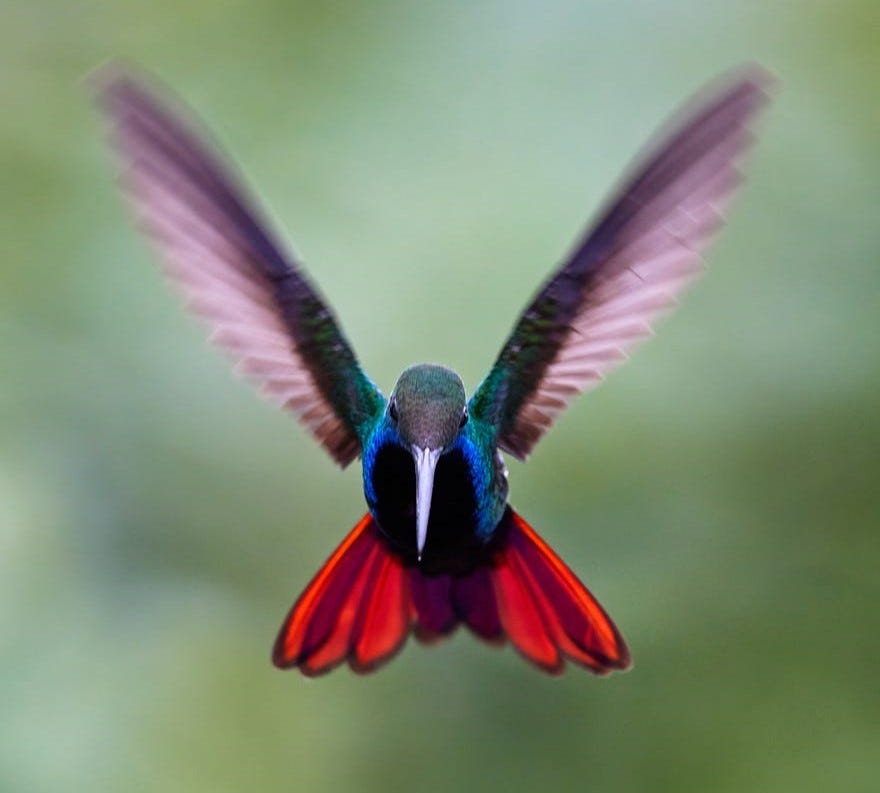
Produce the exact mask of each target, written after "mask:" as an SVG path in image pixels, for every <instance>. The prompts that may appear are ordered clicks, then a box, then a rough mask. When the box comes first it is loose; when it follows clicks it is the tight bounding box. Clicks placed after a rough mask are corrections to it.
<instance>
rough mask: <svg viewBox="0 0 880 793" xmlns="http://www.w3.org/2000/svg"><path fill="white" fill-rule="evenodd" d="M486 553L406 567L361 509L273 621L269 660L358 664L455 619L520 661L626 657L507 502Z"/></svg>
mask: <svg viewBox="0 0 880 793" xmlns="http://www.w3.org/2000/svg"><path fill="white" fill-rule="evenodd" d="M504 521H505V523H506V525H504V526H502V527H501V529H502V535H501V539H500V541H499V544H498V547H497V549H495V550H494V551H493V553H492V554H491V556H490V557H489V560H488V561H487V562H486V563H485V564H484V565H482V566H478V567H476V568H474V569H473V570H471V572H469V573H467V574H465V575H431V576H427V575H424V574H423V573H422V572H421V570H420V569H419V568H418V567H413V566H409V567H408V566H406V565H405V564H404V562H403V560H402V558H401V557H399V556H398V555H397V554H395V553H394V552H393V551H392V550H390V548H389V547H388V545H387V544H386V542H385V540H384V539H383V538H382V537H381V535H380V534H379V530H378V528H377V526H376V524H375V523H374V521H373V518H372V517H371V516H370V515H369V514H368V515H366V516H364V518H362V519H361V521H360V522H359V523H358V524H357V526H355V527H354V529H353V530H352V531H351V533H350V534H349V535H348V537H346V538H345V540H344V541H343V542H342V544H341V545H340V546H339V547H338V548H337V549H336V551H335V552H334V554H333V555H332V556H331V557H330V558H329V559H328V560H327V562H326V563H325V564H324V566H323V567H322V568H321V570H320V571H319V572H318V574H317V575H316V576H315V578H314V579H313V580H312V582H311V583H310V584H309V585H308V587H307V588H306V590H305V592H303V594H302V595H301V596H300V598H299V600H298V601H297V602H296V604H295V605H294V607H293V608H292V609H291V611H290V614H289V615H288V617H287V619H286V620H285V622H284V625H283V626H282V628H281V632H280V633H279V635H278V639H277V641H276V642H275V649H274V651H273V655H272V660H273V662H274V663H275V665H276V666H278V667H282V668H287V667H291V666H298V667H299V668H300V670H301V671H302V672H303V673H304V674H306V675H319V674H322V673H324V672H328V671H330V670H331V669H332V668H333V667H334V666H336V665H337V664H340V663H341V662H342V661H345V660H348V663H349V665H350V666H351V668H352V669H354V670H355V671H356V672H368V671H370V670H372V669H375V668H376V667H378V666H379V665H380V664H382V663H384V662H385V661H387V660H389V659H390V658H391V657H392V656H393V655H394V654H395V653H396V652H397V651H398V650H399V649H400V648H401V647H402V646H403V643H404V642H405V641H406V637H407V635H408V633H409V631H410V628H412V629H413V631H414V633H415V635H416V637H417V638H418V639H420V640H422V641H431V640H433V639H438V638H440V637H442V636H445V635H448V634H449V633H451V632H452V631H453V630H454V629H455V628H456V626H457V625H458V624H459V622H463V623H464V624H465V625H467V626H468V627H469V628H470V629H471V630H472V631H473V632H474V633H475V634H476V635H477V636H479V637H480V638H482V639H485V640H487V641H497V642H501V641H503V640H504V638H505V636H506V637H507V638H509V639H510V641H511V643H512V644H513V645H514V647H516V649H517V650H519V652H520V653H522V655H523V656H525V657H526V658H527V659H528V660H529V661H532V662H533V663H535V664H537V665H538V666H539V667H541V668H542V669H544V670H545V671H547V672H551V673H558V672H561V671H562V669H563V666H564V663H565V659H566V658H567V659H569V660H571V661H574V662H575V663H578V664H581V665H583V666H585V667H587V668H588V669H590V670H591V671H593V672H595V673H597V674H607V673H608V672H610V671H611V670H612V669H626V668H627V667H628V666H629V665H630V657H629V651H628V650H627V648H626V645H625V644H624V641H623V639H622V638H621V636H620V634H619V633H618V631H617V628H615V627H614V623H613V622H611V620H610V619H609V617H608V615H607V614H606V613H605V612H604V611H603V609H602V607H601V606H600V605H599V604H598V602H597V601H596V599H595V598H594V597H593V596H592V595H591V594H590V593H589V592H588V591H587V589H586V587H584V585H583V584H582V583H581V582H580V581H579V580H578V579H577V578H576V577H575V575H574V574H573V573H572V572H571V570H569V569H568V567H566V566H565V564H564V563H563V562H562V560H561V559H560V558H559V557H558V556H557V555H556V554H555V553H554V552H553V551H552V550H551V549H550V547H549V546H548V545H547V544H546V543H545V542H544V541H543V540H542V539H541V538H540V537H539V536H538V535H537V534H536V533H535V531H534V530H533V529H532V528H531V527H530V526H529V525H528V524H527V523H526V522H525V521H524V520H523V519H522V518H521V517H520V516H519V515H517V514H516V513H515V512H514V511H513V510H511V509H508V511H507V513H506V514H505V516H504Z"/></svg>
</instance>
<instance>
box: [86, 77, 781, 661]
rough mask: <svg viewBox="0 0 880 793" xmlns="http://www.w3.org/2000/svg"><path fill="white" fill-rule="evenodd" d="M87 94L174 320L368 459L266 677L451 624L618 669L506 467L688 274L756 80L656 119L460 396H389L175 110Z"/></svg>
mask: <svg viewBox="0 0 880 793" xmlns="http://www.w3.org/2000/svg"><path fill="white" fill-rule="evenodd" d="M97 82H98V86H97V87H98V90H97V99H98V102H99V105H100V106H101V108H102V110H103V111H104V114H105V115H106V118H107V121H108V127H109V138H110V141H111V143H112V145H113V147H114V149H115V151H116V153H117V156H118V159H119V162H120V172H121V184H122V186H123V189H124V192H125V193H126V194H127V197H128V198H129V199H130V202H131V204H132V206H133V208H134V212H135V216H136V218H137V219H138V221H139V225H141V226H142V228H143V229H144V230H145V232H146V234H147V236H148V237H149V239H150V240H151V241H152V243H153V245H154V246H155V248H156V249H157V251H158V253H159V254H160V258H161V260H162V262H163V264H164V270H165V273H166V274H167V276H168V277H169V279H170V280H171V282H172V283H174V284H176V285H177V286H178V287H179V288H180V289H181V290H182V291H183V294H184V296H185V298H186V302H187V306H188V308H189V309H190V310H191V311H192V312H194V313H195V314H196V315H198V316H199V317H201V319H202V320H204V321H205V322H206V323H207V325H208V326H209V328H210V329H211V339H212V341H213V342H215V343H216V344H217V345H219V346H220V347H221V348H223V349H224V350H225V351H226V352H227V353H228V354H229V355H230V356H231V358H232V359H233V360H234V361H235V362H237V366H236V368H237V371H238V372H239V373H240V374H242V375H244V376H246V377H248V378H250V379H251V380H253V381H255V382H256V383H257V384H258V385H259V387H260V390H261V391H262V393H263V394H264V395H265V396H267V397H268V398H270V399H271V400H273V401H275V402H277V403H278V404H279V405H281V406H282V407H283V408H284V409H285V410H287V411H288V412H289V413H291V414H293V416H295V417H296V418H297V419H299V421H300V422H301V423H302V424H303V425H304V426H305V428H306V429H307V430H308V431H309V432H310V433H311V434H312V435H313V436H314V438H315V439H316V440H317V442H318V443H319V444H320V445H321V446H323V448H324V449H325V450H326V451H327V453H328V454H329V455H330V456H331V457H332V458H333V459H334V460H335V461H336V463H338V464H339V465H340V466H342V467H345V466H347V465H349V464H350V463H351V462H353V461H354V460H355V459H356V458H358V457H360V458H361V461H362V468H363V490H364V496H365V499H366V504H367V508H368V509H367V512H366V514H365V515H364V516H363V517H362V518H361V519H360V520H359V521H358V522H357V524H356V525H355V526H354V528H353V529H351V531H350V532H349V534H348V535H347V536H346V537H345V539H344V540H343V541H342V543H341V544H340V545H339V546H338V547H337V548H336V550H335V551H334V552H333V553H332V554H331V556H330V557H329V559H327V561H326V562H325V563H324V565H323V566H322V567H321V568H320V570H319V572H318V573H317V575H315V577H314V578H313V579H312V581H311V582H310V583H309V584H308V586H306V588H305V590H304V591H303V593H302V595H301V596H300V597H299V599H298V600H297V601H296V602H295V604H294V605H293V607H292V609H291V610H290V612H289V613H288V615H287V617H286V619H285V620H284V623H283V625H282V627H281V630H280V633H279V634H278V638H277V640H276V642H275V645H274V648H273V651H272V661H273V662H274V664H275V665H276V666H278V667H280V668H292V667H295V668H298V669H299V670H300V671H301V672H302V673H303V674H305V675H308V676H315V675H320V674H323V673H325V672H328V671H329V670H331V669H333V668H334V667H336V666H337V665H339V664H341V663H343V662H346V661H347V662H348V664H349V666H350V667H351V668H352V669H353V670H354V671H355V672H367V671H370V670H373V669H375V668H377V667H378V666H379V665H381V664H383V663H384V662H386V661H388V660H389V659H390V658H391V657H392V656H393V655H394V654H395V653H396V652H397V651H398V650H400V648H401V647H402V646H403V644H404V643H405V641H406V639H407V637H408V636H409V635H410V634H413V635H414V636H415V637H416V638H417V639H418V640H420V641H422V642H427V643H430V642H433V641H435V640H438V639H441V638H443V637H446V636H448V635H449V634H450V633H452V632H453V631H454V630H455V629H456V628H457V626H459V625H465V626H467V628H469V629H470V631H471V632H472V633H473V634H475V635H476V636H477V637H478V638H480V639H482V640H485V641H487V642H490V643H496V644H500V643H503V642H505V641H509V642H510V643H511V644H512V645H513V647H514V648H515V649H516V650H517V651H519V653H520V654H521V655H522V656H523V657H525V658H526V659H527V660H528V661H530V662H532V663H533V664H534V665H536V666H537V667H538V668H540V669H542V670H544V671H546V672H550V673H558V672H560V671H562V669H563V668H564V666H565V664H566V661H569V662H572V663H574V664H576V665H579V666H581V667H583V668H585V669H587V670H589V671H591V672H594V673H596V674H600V675H601V674H607V673H609V672H611V671H613V670H625V669H627V668H628V667H629V666H630V665H631V659H630V652H629V650H628V649H627V645H626V643H625V642H624V640H623V637H622V636H621V634H620V632H619V631H618V629H617V627H616V626H615V624H614V623H613V622H612V620H611V618H610V617H609V616H608V614H607V613H606V612H605V610H604V609H603V608H602V606H601V605H600V604H599V602H598V600H597V599H596V598H595V597H594V596H593V595H592V594H591V592H590V591H589V590H588V589H587V588H586V587H585V586H584V584H583V583H581V581H580V579H579V578H578V577H577V576H576V575H575V574H574V573H573V572H572V571H571V569H569V567H568V566H567V565H566V564H565V563H564V562H563V561H562V560H561V558H560V557H559V556H558V555H557V554H556V552H554V551H553V549H552V548H551V547H550V546H549V545H548V544H547V542H545V540H543V539H542V538H541V537H540V536H539V535H538V533H537V532H536V531H535V530H534V529H533V528H532V527H531V526H530V525H529V524H528V523H527V522H526V521H525V520H524V519H523V518H522V517H521V516H520V515H519V513H517V512H516V511H515V510H514V509H513V507H512V506H511V505H510V503H509V501H508V474H507V468H506V465H505V458H504V456H503V455H504V454H505V453H506V454H508V455H510V456H512V457H514V458H516V459H518V460H525V459H526V458H527V457H528V455H529V454H530V453H531V451H532V450H533V448H534V447H535V445H536V444H537V443H538V441H539V440H540V439H541V438H542V437H543V435H544V434H545V433H546V432H547V431H548V429H549V428H550V427H551V425H552V424H553V422H554V420H555V419H556V417H557V416H558V415H559V414H560V413H561V412H562V411H563V410H564V409H565V408H566V406H567V405H568V404H569V403H570V402H571V401H572V399H573V398H574V397H575V396H577V395H578V394H580V393H582V392H584V391H587V390H589V389H591V388H593V387H595V386H596V385H598V384H599V383H600V381H602V379H603V378H604V376H605V375H606V374H607V373H608V372H609V371H610V370H612V369H613V368H614V367H616V366H618V365H619V364H620V363H621V362H622V361H623V360H624V359H625V358H626V357H627V351H628V350H629V349H630V348H631V347H632V346H633V345H634V344H636V343H637V342H639V341H640V340H642V339H644V338H645V337H647V336H649V335H651V333H652V330H651V328H652V325H653V323H654V322H655V321H656V320H657V319H658V318H659V317H660V316H661V315H663V314H664V313H667V312H668V310H669V309H670V308H671V307H672V306H673V305H674V304H675V302H676V300H677V298H678V296H679V295H680V294H681V293H682V291H683V290H684V288H685V287H686V286H687V285H688V284H689V283H690V282H692V281H693V280H694V278H695V276H696V275H698V273H699V272H700V271H701V269H702V254H703V252H704V251H705V249H706V247H707V246H708V244H709V243H710V241H711V240H712V239H713V237H714V236H715V234H716V232H717V231H718V229H719V227H720V226H721V224H722V222H723V221H722V212H723V210H724V208H725V206H726V204H727V202H728V200H729V198H730V197H731V195H732V194H733V193H734V191H735V188H736V187H737V185H738V183H739V182H740V179H741V176H740V173H741V171H740V167H741V161H742V159H743V157H744V155H745V154H746V152H747V150H748V149H749V148H750V145H751V143H752V140H753V134H752V132H751V131H750V125H751V124H752V122H753V120H754V118H755V117H756V115H757V113H758V111H759V110H760V109H761V108H762V106H763V105H764V104H765V103H766V100H767V97H768V86H769V83H770V78H769V76H768V75H767V74H766V73H765V72H764V71H763V70H761V69H760V68H759V67H757V66H749V67H745V68H741V69H740V70H738V71H737V72H736V73H734V74H732V75H728V76H727V77H726V78H722V79H721V80H719V81H716V83H714V84H713V85H712V86H710V87H709V88H707V89H704V91H703V92H702V93H701V94H699V95H698V97H697V98H696V99H694V100H692V101H691V103H690V105H689V106H688V107H687V109H686V110H684V111H682V112H681V113H680V114H679V115H677V116H675V117H674V118H673V120H672V121H671V122H669V123H668V124H667V126H666V128H665V131H664V132H662V133H661V134H659V135H658V136H656V138H655V139H654V142H653V143H652V144H650V145H649V146H648V147H646V149H645V150H644V152H643V153H642V154H641V156H639V157H638V158H637V159H636V160H635V163H634V164H633V165H632V166H631V167H630V169H629V171H628V174H627V175H626V176H625V177H624V178H623V180H622V181H621V183H620V185H619V187H618V188H617V189H616V190H615V191H613V192H612V194H611V197H610V199H609V200H608V201H607V202H606V204H605V205H604V207H603V208H602V209H601V210H600V211H599V213H598V214H597V216H596V219H595V220H594V222H593V223H592V224H591V225H590V226H589V228H588V229H587V231H586V233H585V234H584V235H583V236H582V237H581V238H580V240H579V241H577V243H576V244H575V245H574V247H573V249H572V251H571V253H570V254H569V255H568V256H567V257H566V258H565V260H564V262H563V264H562V265H561V266H560V267H558V269H556V270H555V272H553V273H552V274H551V275H550V276H549V278H548V279H547V280H546V281H545V283H544V284H543V285H542V286H541V287H540V289H539V290H538V291H537V293H536V294H535V295H534V297H533V298H532V300H531V302H530V303H529V304H528V305H527V306H526V308H525V310H524V311H523V312H522V314H521V315H520V316H519V318H518V319H517V320H516V322H515V324H514V326H513V329H512V331H511V333H510V335H509V336H508V338H507V340H506V342H505V343H504V345H503V346H502V347H501V351H500V353H499V354H498V357H497V359H496V360H495V362H494V364H493V365H492V367H491V368H490V369H489V372H488V374H487V375H486V377H485V379H484V380H483V381H482V382H481V383H480V384H479V386H478V387H477V388H476V390H475V391H474V392H473V394H471V395H470V397H468V395H467V393H466V391H465V388H464V385H463V383H462V380H461V378H460V377H459V376H458V375H457V374H456V373H455V372H454V371H453V370H452V369H449V368H446V367H445V366H441V365H438V364H418V365H415V366H410V367H409V368H407V369H405V370H404V371H403V373H402V374H401V375H400V377H399V379H398V380H397V383H396V384H395V385H394V388H393V389H392V390H391V393H390V395H389V396H388V397H386V396H385V395H384V394H383V393H382V392H381V391H380V390H379V388H378V387H377V386H376V385H375V384H374V383H373V381H372V380H371V379H370V378H369V377H368V376H367V375H366V374H365V372H364V370H363V369H362V368H361V365H360V363H359V362H358V359H357V357H356V356H355V353H354V350H353V348H352V346H351V345H350V344H349V342H348V340H347V338H346V336H345V335H344V333H343V331H342V329H341V326H340V324H339V322H338V321H337V319H336V317H335V316H334V313H333V311H332V309H331V307H330V305H329V304H328V302H327V300H326V299H325V298H324V297H323V296H322V295H321V293H320V292H319V291H318V289H317V288H316V287H315V285H314V284H313V283H312V281H311V280H310V279H309V277H308V276H307V275H306V273H305V272H304V270H303V267H302V265H301V264H300V262H299V261H298V260H297V259H296V258H295V257H294V256H293V255H292V254H291V252H290V251H289V250H288V249H286V248H285V247H284V246H283V245H282V243H281V242H280V239H279V237H278V236H277V234H276V232H275V231H274V230H273V229H272V228H271V227H270V225H269V223H268V222H267V221H266V219H265V217H264V216H263V214H262V213H261V211H260V210H259V208H258V206H257V203H256V201H255V200H254V199H253V198H252V197H251V196H250V194H249V193H248V192H247V191H246V189H245V188H244V187H243V186H242V184H243V183H242V180H241V179H240V177H239V176H238V175H237V174H236V172H235V171H234V170H233V167H232V166H231V165H230V163H229V161H228V160H227V159H226V158H225V157H224V156H223V155H222V154H221V153H220V150H219V148H218V147H217V146H216V145H215V144H213V143H211V142H209V140H210V139H209V137H208V136H207V134H206V133H204V132H203V131H202V129H201V127H200V125H199V124H198V123H197V122H196V121H195V120H194V119H193V117H192V116H191V115H190V114H189V112H188V111H187V110H186V109H185V108H184V107H183V105H182V104H181V103H180V102H179V101H178V100H174V99H171V98H170V95H169V94H168V93H167V92H165V91H163V90H161V89H159V88H157V87H156V86H155V84H154V83H153V81H152V80H150V79H149V78H146V77H144V76H143V75H140V74H137V73H135V72H133V71H131V70H129V69H124V68H120V67H112V66H111V67H106V68H105V70H104V72H103V74H102V75H101V76H100V77H99V79H98V81H97ZM494 277H498V275H497V274H496V275H495V276H494ZM473 286H475V287H476V286H478V284H477V283H476V282H475V283H474V284H473ZM490 287H491V281H489V280H488V278H487V283H486V288H487V289H488V288H490Z"/></svg>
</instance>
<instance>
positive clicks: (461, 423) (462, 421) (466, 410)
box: [458, 408, 468, 429]
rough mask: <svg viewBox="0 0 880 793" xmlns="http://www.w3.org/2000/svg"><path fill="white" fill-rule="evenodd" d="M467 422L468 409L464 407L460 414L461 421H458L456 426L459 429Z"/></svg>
mask: <svg viewBox="0 0 880 793" xmlns="http://www.w3.org/2000/svg"><path fill="white" fill-rule="evenodd" d="M467 423H468V409H467V408H465V409H464V413H462V414H461V421H460V422H459V423H458V428H459V429H461V428H462V427H463V426H464V425H465V424H467Z"/></svg>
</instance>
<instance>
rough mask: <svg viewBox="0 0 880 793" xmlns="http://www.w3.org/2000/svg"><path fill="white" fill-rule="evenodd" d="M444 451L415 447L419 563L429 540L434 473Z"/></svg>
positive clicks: (413, 448)
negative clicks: (426, 541)
mask: <svg viewBox="0 0 880 793" xmlns="http://www.w3.org/2000/svg"><path fill="white" fill-rule="evenodd" d="M442 451H443V450H442V449H429V448H428V447H427V446H426V447H425V448H424V449H420V448H419V447H418V446H416V445H413V447H412V453H413V458H414V459H415V461H416V548H417V549H418V553H419V561H421V560H422V551H423V550H424V548H425V540H426V539H427V538H428V518H429V517H430V516H431V493H432V492H433V491H434V471H435V469H436V468H437V460H438V459H439V458H440V452H442Z"/></svg>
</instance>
